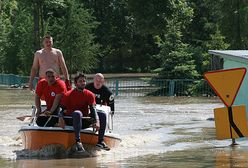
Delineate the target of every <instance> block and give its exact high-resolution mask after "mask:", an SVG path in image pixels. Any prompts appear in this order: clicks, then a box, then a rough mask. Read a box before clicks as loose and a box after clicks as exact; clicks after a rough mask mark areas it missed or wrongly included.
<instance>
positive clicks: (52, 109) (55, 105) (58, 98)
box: [49, 94, 62, 114]
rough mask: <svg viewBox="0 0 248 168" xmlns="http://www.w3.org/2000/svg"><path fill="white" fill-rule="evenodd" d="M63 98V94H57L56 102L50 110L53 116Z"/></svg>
mask: <svg viewBox="0 0 248 168" xmlns="http://www.w3.org/2000/svg"><path fill="white" fill-rule="evenodd" d="M61 98H62V94H56V96H55V98H54V101H53V105H52V107H51V109H50V110H49V111H50V112H51V114H53V112H54V111H55V110H56V109H57V108H58V106H59V102H60V100H61Z"/></svg>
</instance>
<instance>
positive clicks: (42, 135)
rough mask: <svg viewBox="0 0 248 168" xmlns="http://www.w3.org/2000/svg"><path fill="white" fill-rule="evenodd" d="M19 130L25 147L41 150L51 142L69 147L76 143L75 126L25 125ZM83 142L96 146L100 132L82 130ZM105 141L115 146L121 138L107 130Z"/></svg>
mask: <svg viewBox="0 0 248 168" xmlns="http://www.w3.org/2000/svg"><path fill="white" fill-rule="evenodd" d="M19 132H20V133H21V138H22V143H23V146H24V148H25V149H30V150H40V149H41V148H43V147H44V146H47V145H51V144H61V145H63V146H64V147H65V148H66V149H68V148H70V147H72V146H73V145H74V144H75V133H74V130H73V128H68V127H67V128H65V129H62V128H60V127H38V126H24V127H22V128H21V129H20V130H19ZM81 142H82V143H83V144H87V145H94V146H95V145H96V144H97V142H98V134H97V133H94V132H93V129H92V128H89V129H85V130H81ZM104 142H105V143H106V144H107V145H108V146H109V147H110V148H114V147H116V146H118V145H119V143H120V142H121V139H120V138H119V136H118V135H117V134H113V133H109V132H107V133H105V136H104Z"/></svg>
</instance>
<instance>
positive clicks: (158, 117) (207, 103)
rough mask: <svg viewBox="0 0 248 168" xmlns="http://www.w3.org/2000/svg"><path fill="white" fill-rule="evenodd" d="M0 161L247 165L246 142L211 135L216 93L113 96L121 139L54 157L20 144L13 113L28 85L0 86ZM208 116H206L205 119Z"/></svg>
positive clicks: (61, 167) (26, 165)
mask: <svg viewBox="0 0 248 168" xmlns="http://www.w3.org/2000/svg"><path fill="white" fill-rule="evenodd" d="M0 95H1V96H0V123H1V124H0V167H1V168H9V167H17V168H33V167H36V168H43V167H46V168H67V167H78V168H83V167H84V168H88V167H89V168H94V167H114V168H119V167H151V168H153V167H161V168H162V167H173V168H181V167H189V168H194V167H216V168H219V167H228V168H231V167H232V168H233V167H248V159H247V158H248V142H247V140H246V138H242V139H239V140H237V142H238V143H239V145H238V146H236V147H234V148H233V147H230V146H229V145H230V144H231V141H230V140H223V141H218V140H216V138H215V128H214V121H212V120H211V118H213V109H214V108H216V107H223V104H222V103H220V102H219V100H218V99H217V98H192V97H183V98H182V97H181V98H178V97H170V98H168V97H116V113H115V116H114V131H113V132H114V133H118V134H119V135H120V136H121V138H122V142H121V144H120V146H119V147H117V148H115V149H113V150H111V151H100V152H98V153H97V156H96V157H91V158H72V157H62V158H58V157H56V154H54V153H53V151H52V150H47V151H44V150H43V151H34V152H31V151H27V150H23V147H22V143H21V139H20V138H19V137H20V136H19V134H18V130H19V129H20V127H21V126H23V125H25V124H27V123H24V122H21V121H18V120H17V119H16V117H17V116H22V115H27V114H31V106H32V105H33V95H32V94H31V92H30V91H28V90H21V89H4V88H2V89H0ZM209 119H210V120H209Z"/></svg>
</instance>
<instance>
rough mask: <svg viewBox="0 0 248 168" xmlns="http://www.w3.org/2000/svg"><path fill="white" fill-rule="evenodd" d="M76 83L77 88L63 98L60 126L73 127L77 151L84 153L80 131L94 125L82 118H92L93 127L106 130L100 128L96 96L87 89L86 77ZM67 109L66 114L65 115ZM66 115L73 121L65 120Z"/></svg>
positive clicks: (82, 76)
mask: <svg viewBox="0 0 248 168" xmlns="http://www.w3.org/2000/svg"><path fill="white" fill-rule="evenodd" d="M74 82H75V86H76V88H75V89H73V90H70V91H68V92H67V93H66V94H65V95H64V97H63V98H62V101H61V107H62V110H61V112H60V113H59V125H60V127H62V128H64V127H65V124H67V125H72V126H73V128H74V130H75V140H76V147H77V151H79V152H84V151H85V150H84V148H83V145H82V143H81V140H80V130H81V129H84V128H88V127H89V126H90V125H91V124H92V121H88V120H82V116H84V117H91V118H92V120H93V127H94V128H95V129H96V131H98V130H99V129H104V130H105V128H100V122H102V121H101V118H100V119H99V117H98V115H97V113H96V109H95V104H96V102H95V95H94V94H93V93H92V92H91V91H89V90H87V89H85V85H86V77H85V76H84V75H83V74H79V75H78V76H76V77H75V78H74ZM65 109H66V113H65V114H64V110H65ZM89 109H90V110H89ZM64 115H67V116H72V120H70V119H64V118H63V116H64ZM99 120H100V121H99ZM103 122H104V121H103ZM105 122H106V121H105ZM99 135H100V134H99Z"/></svg>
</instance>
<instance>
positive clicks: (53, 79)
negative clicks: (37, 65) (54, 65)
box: [46, 68, 56, 85]
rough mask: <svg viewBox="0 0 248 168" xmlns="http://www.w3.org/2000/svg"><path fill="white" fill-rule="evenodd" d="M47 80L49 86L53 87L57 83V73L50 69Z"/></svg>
mask: <svg viewBox="0 0 248 168" xmlns="http://www.w3.org/2000/svg"><path fill="white" fill-rule="evenodd" d="M46 80H47V82H48V84H49V85H53V84H54V83H55V82H56V77H55V72H54V70H53V69H51V68H49V69H47V70H46Z"/></svg>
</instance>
